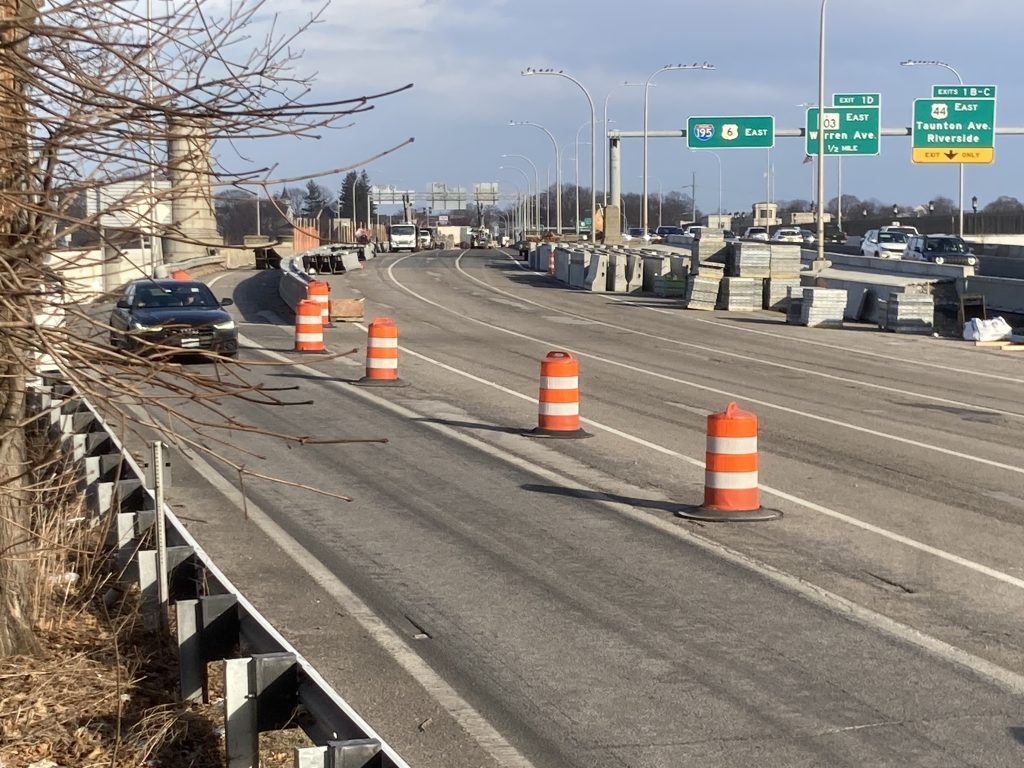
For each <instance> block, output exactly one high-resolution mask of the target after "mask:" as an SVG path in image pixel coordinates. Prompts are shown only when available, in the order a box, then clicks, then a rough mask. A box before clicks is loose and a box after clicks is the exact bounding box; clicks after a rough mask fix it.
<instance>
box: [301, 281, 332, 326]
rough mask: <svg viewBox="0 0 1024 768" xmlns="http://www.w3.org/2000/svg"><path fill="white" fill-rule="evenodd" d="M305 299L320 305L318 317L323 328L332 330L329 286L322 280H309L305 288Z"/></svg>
mask: <svg viewBox="0 0 1024 768" xmlns="http://www.w3.org/2000/svg"><path fill="white" fill-rule="evenodd" d="M306 298H307V299H309V300H311V301H315V302H316V303H317V304H319V305H320V317H321V320H322V322H323V324H324V326H325V327H327V328H333V327H334V324H333V323H331V284H330V283H327V282H325V281H323V280H310V281H309V285H307V286H306Z"/></svg>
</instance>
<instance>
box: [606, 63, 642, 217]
mask: <svg viewBox="0 0 1024 768" xmlns="http://www.w3.org/2000/svg"><path fill="white" fill-rule="evenodd" d="M642 85H643V83H629V82H626V83H619V85H617V86H616V88H619V87H623V86H626V87H640V86H642ZM614 91H615V88H612V90H610V91H608V95H607V96H605V97H604V122H603V123H602V125H603V126H604V131H605V133H606V134H607V133H608V99H610V98H611V97H612V93H613V92H614ZM601 146H602V147H604V153H603V155H602V156H603V157H604V161H603V165H604V173H603V174H601V178H602V179H604V201H603V203H602V204H603V205H604V207H605V208H607V207H608V187H609V185H610V184H611V181H610V180H609V179H608V143H607V142H604V141H602V142H601Z"/></svg>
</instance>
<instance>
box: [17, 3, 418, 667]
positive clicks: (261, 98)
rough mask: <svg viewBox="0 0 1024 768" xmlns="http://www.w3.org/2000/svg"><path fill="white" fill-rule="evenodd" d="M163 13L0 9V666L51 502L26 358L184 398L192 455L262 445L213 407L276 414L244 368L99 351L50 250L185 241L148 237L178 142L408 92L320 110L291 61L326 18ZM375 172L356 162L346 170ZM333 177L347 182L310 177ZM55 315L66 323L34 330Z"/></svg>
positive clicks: (181, 7) (237, 6)
mask: <svg viewBox="0 0 1024 768" xmlns="http://www.w3.org/2000/svg"><path fill="white" fill-rule="evenodd" d="M158 5H159V7H160V9H161V15H160V16H159V17H152V18H147V17H145V16H142V15H140V14H141V13H142V9H143V8H144V6H145V4H144V3H141V2H138V0H65V1H64V2H49V1H48V0H0V329H2V330H0V366H2V377H0V655H6V654H10V653H17V652H22V651H31V650H32V648H33V642H34V641H33V633H32V629H31V617H32V605H31V599H30V597H29V590H28V589H27V588H26V584H27V583H28V577H27V575H26V569H27V568H28V567H29V563H30V561H31V558H32V552H33V551H34V549H35V548H36V547H38V542H37V541H35V540H34V538H33V531H32V510H33V509H34V508H37V507H38V506H39V505H44V504H45V497H46V493H47V492H48V489H47V487H46V486H45V485H44V484H41V483H39V482H37V479H38V478H37V477H36V473H35V469H36V468H34V467H33V466H31V463H30V461H29V458H28V456H29V454H28V452H27V447H26V435H27V434H28V432H27V430H28V428H29V426H30V424H31V417H30V415H29V414H28V412H27V410H26V404H25V403H26V391H27V384H28V382H29V381H30V379H31V378H32V377H33V375H34V370H35V365H36V360H37V358H38V357H39V356H41V355H48V356H49V357H51V358H52V360H53V361H54V363H55V365H56V367H57V368H58V369H59V370H60V372H61V374H62V375H63V377H65V378H66V379H67V380H68V381H70V382H72V383H73V384H74V385H75V386H76V387H77V389H78V390H79V391H80V392H82V393H83V394H84V395H86V396H89V397H90V399H93V400H94V401H108V400H110V399H111V398H114V397H118V398H127V399H128V400H132V401H135V402H137V403H146V404H150V405H153V407H165V408H171V407H173V406H171V405H162V406H161V405H160V404H161V403H169V402H171V401H173V400H174V399H175V398H177V399H178V400H179V401H180V399H181V398H188V399H190V401H191V402H192V403H195V404H197V406H199V407H200V408H201V409H202V410H203V412H204V415H203V416H201V417H196V416H192V417H191V419H190V420H189V419H186V420H184V422H183V420H182V419H181V418H178V419H177V420H176V423H177V424H183V423H184V425H185V427H186V428H188V429H191V430H193V433H194V434H193V436H191V437H190V436H189V435H188V434H184V433H183V431H179V432H178V433H177V434H175V435H173V438H174V439H175V440H177V441H182V442H184V443H186V444H188V445H190V446H192V447H193V448H195V449H196V450H208V446H209V445H211V444H213V445H216V444H217V440H216V439H212V438H210V433H211V432H212V431H214V430H215V429H224V428H227V429H235V430H245V431H249V432H258V431H260V429H259V427H258V425H255V424H243V423H238V422H237V421H233V420H231V419H229V418H227V417H226V416H225V415H224V413H223V411H222V410H221V409H220V408H219V407H218V401H220V400H221V399H222V398H227V397H245V398H248V399H251V400H255V401H257V402H261V403H265V404H267V405H282V404H286V403H287V400H286V396H285V395H282V394H281V392H280V391H267V390H265V389H261V388H259V387H256V386H254V385H252V384H250V383H248V382H247V381H246V378H245V370H244V368H237V367H236V368H231V367H230V363H228V362H227V361H224V364H223V365H218V366H217V367H216V368H215V371H214V373H212V374H211V373H208V372H207V373H203V371H204V370H205V371H209V367H204V368H203V369H202V370H198V369H197V368H195V367H192V368H191V369H184V368H181V367H180V366H177V365H175V363H174V362H173V360H172V359H171V358H170V357H168V356H167V355H166V354H161V353H160V350H151V354H147V355H139V354H133V353H130V352H127V351H119V350H113V349H111V348H110V347H109V345H108V344H106V343H105V340H106V338H107V335H108V333H109V328H107V327H106V326H105V323H104V321H103V320H102V319H99V315H98V313H97V312H96V310H95V308H94V307H93V306H91V305H90V304H88V303H86V302H83V301H80V300H78V299H77V298H76V296H75V293H74V291H73V290H71V286H70V285H69V284H68V282H67V275H68V271H69V269H70V268H74V267H75V266H76V264H75V261H74V259H75V258H76V257H75V256H74V255H71V256H69V255H67V253H66V252H64V251H61V250H59V249H57V247H56V246H57V244H58V239H62V238H66V237H69V236H71V237H73V236H75V235H76V233H80V232H84V231H89V232H96V233H99V236H101V237H103V244H104V245H105V246H106V247H107V248H108V249H109V250H112V251H113V252H115V253H118V252H119V249H121V248H122V246H123V239H118V238H114V237H112V236H109V235H104V232H105V231H104V229H103V228H102V227H101V226H100V224H101V223H102V219H103V217H104V216H108V215H111V214H113V213H130V214H131V215H132V216H134V218H135V220H136V222H137V224H136V227H137V229H138V230H139V231H140V232H142V233H148V235H149V237H150V240H149V242H150V243H151V244H152V242H153V239H154V238H162V239H164V240H167V241H182V240H187V239H188V238H187V237H186V235H185V234H184V232H183V229H184V228H182V227H175V226H171V227H169V226H168V225H166V224H161V222H160V220H159V218H158V216H157V215H156V213H155V212H156V210H157V207H158V204H160V203H161V202H162V201H165V200H167V199H170V198H173V197H174V196H176V195H182V194H188V193H190V190H188V189H181V188H175V187H174V186H172V185H171V183H173V179H174V178H175V176H174V174H173V173H172V170H173V169H172V168H171V167H170V161H169V160H168V158H167V156H166V153H165V152H164V147H165V146H166V143H167V142H168V140H170V139H171V138H172V137H173V136H175V135H176V134H175V131H177V130H180V128H181V126H188V127H195V128H197V129H198V130H199V131H200V132H202V133H205V134H207V135H208V136H209V138H210V139H212V140H218V141H222V142H226V143H227V142H231V143H237V142H241V141H242V140H252V139H259V138H263V137H274V136H286V135H287V136H293V137H296V138H298V139H301V138H315V137H319V136H320V135H322V133H323V132H324V131H325V130H328V129H331V128H338V127H344V126H345V124H346V123H347V122H349V121H350V120H351V119H352V116H353V115H359V114H361V113H365V112H366V111H368V110H370V109H372V107H373V105H374V102H376V101H377V100H378V99H380V98H383V97H385V96H387V95H389V94H390V93H394V92H396V91H398V90H403V89H404V88H408V87H410V86H408V85H406V86H402V87H401V88H396V89H394V90H392V91H388V92H384V93H376V94H371V95H366V96H358V97H355V98H350V99H341V100H318V99H316V98H315V97H314V90H313V81H312V79H311V78H308V77H305V76H303V75H300V74H298V71H297V69H298V66H297V65H298V62H299V59H300V58H301V52H300V51H298V50H296V49H295V48H294V46H295V44H296V42H297V40H298V38H299V35H300V34H301V33H302V32H303V31H304V30H305V29H307V28H309V27H310V26H311V25H312V24H315V23H316V22H317V21H318V19H319V17H320V15H321V14H322V12H323V8H321V9H320V10H319V11H314V12H313V13H312V14H311V15H310V16H309V17H308V18H306V19H304V20H303V21H300V22H299V23H298V24H297V25H296V27H295V28H293V29H288V30H282V29H281V28H279V27H278V26H277V25H276V24H275V25H273V26H271V27H269V28H268V29H269V31H265V32H261V29H260V27H259V26H258V25H257V23H256V22H257V16H258V15H266V13H267V9H265V8H264V1H263V0H239V1H238V2H232V3H223V2H220V1H219V0H164V2H161V3H159V4H158ZM409 141H411V139H410V140H409ZM404 143H407V142H403V144H404ZM399 146H401V145H399ZM396 148H397V147H392V148H388V149H384V150H383V151H382V154H383V153H386V152H390V151H393V150H394V149H396ZM370 159H373V158H354V159H353V163H352V166H353V167H357V166H359V165H362V164H365V163H366V162H367V161H368V160H370ZM341 170H347V168H342V169H335V168H323V169H320V174H323V175H326V174H330V173H335V172H338V171H341ZM318 175H319V174H318ZM115 180H116V181H121V182H124V181H128V182H134V183H136V187H135V190H136V191H135V193H133V195H130V196H128V197H126V198H124V199H121V200H106V199H105V198H103V197H102V196H101V195H100V193H101V192H102V190H104V189H105V188H107V187H108V185H109V184H110V183H111V182H112V181H115ZM303 180H304V179H303ZM296 181H300V180H299V179H295V178H292V179H275V178H273V176H272V174H271V173H270V171H269V170H268V169H261V170H257V171H246V172H241V173H234V172H232V171H231V170H230V169H228V168H224V167H213V168H211V169H210V171H209V176H208V177H207V178H205V179H202V180H201V182H200V183H202V184H206V185H208V186H212V187H213V188H227V187H231V186H236V185H238V184H240V183H246V184H248V185H252V184H254V183H256V184H261V185H263V188H264V190H265V192H264V197H265V198H270V193H269V191H267V190H269V186H270V185H271V184H274V185H277V186H280V185H281V184H284V183H294V182H296ZM191 191H194V190H191ZM90 196H91V199H94V200H101V201H104V202H101V203H100V204H98V205H95V206H92V207H91V208H89V209H88V210H89V213H88V214H86V213H85V212H83V210H82V206H81V201H82V199H83V197H90ZM151 247H152V246H151ZM137 266H138V274H137V275H135V276H142V272H143V271H144V269H145V267H146V265H141V264H140V265H137ZM55 312H59V314H60V315H61V316H62V317H63V318H64V322H63V323H55V324H50V323H46V322H43V321H42V320H41V318H44V317H47V316H50V317H52V316H53V315H54V313H55ZM218 362H220V361H218ZM168 394H171V395H173V396H174V397H172V398H171V399H170V400H169V399H167V395H168ZM161 421H162V420H161V419H158V418H154V419H153V420H152V425H153V426H159V423H160V422H161ZM276 437H278V438H280V439H283V440H297V441H305V442H308V441H313V440H321V441H322V440H324V439H325V438H321V437H314V436H292V435H277V436H276Z"/></svg>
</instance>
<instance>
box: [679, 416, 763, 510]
mask: <svg viewBox="0 0 1024 768" xmlns="http://www.w3.org/2000/svg"><path fill="white" fill-rule="evenodd" d="M704 461H705V469H704V505H703V506H701V507H699V508H698V509H696V510H686V511H680V512H679V514H680V515H681V516H682V517H687V518H690V519H693V520H707V521H710V522H727V521H737V522H741V521H754V520H772V519H774V518H776V517H780V516H781V515H782V513H781V512H779V511H778V510H775V509H765V508H764V507H762V506H761V490H760V488H759V487H758V483H757V471H758V452H757V416H755V415H754V414H752V413H749V412H748V411H743V410H740V407H739V406H738V405H736V403H729V405H728V406H727V407H726V409H725V411H723V412H722V413H712V414H711V415H710V416H708V430H707V452H706V454H705V459H704Z"/></svg>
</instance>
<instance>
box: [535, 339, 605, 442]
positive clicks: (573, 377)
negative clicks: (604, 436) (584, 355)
mask: <svg viewBox="0 0 1024 768" xmlns="http://www.w3.org/2000/svg"><path fill="white" fill-rule="evenodd" d="M525 434H526V435H527V436H529V437H576V438H579V437H592V435H591V434H590V433H589V432H585V431H584V430H583V429H582V428H581V427H580V364H579V362H578V361H577V360H576V358H575V357H573V356H572V355H570V354H569V353H568V352H548V354H547V357H545V358H544V359H543V360H541V362H540V397H539V398H538V415H537V428H536V429H533V430H531V431H529V432H527V433H525Z"/></svg>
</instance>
